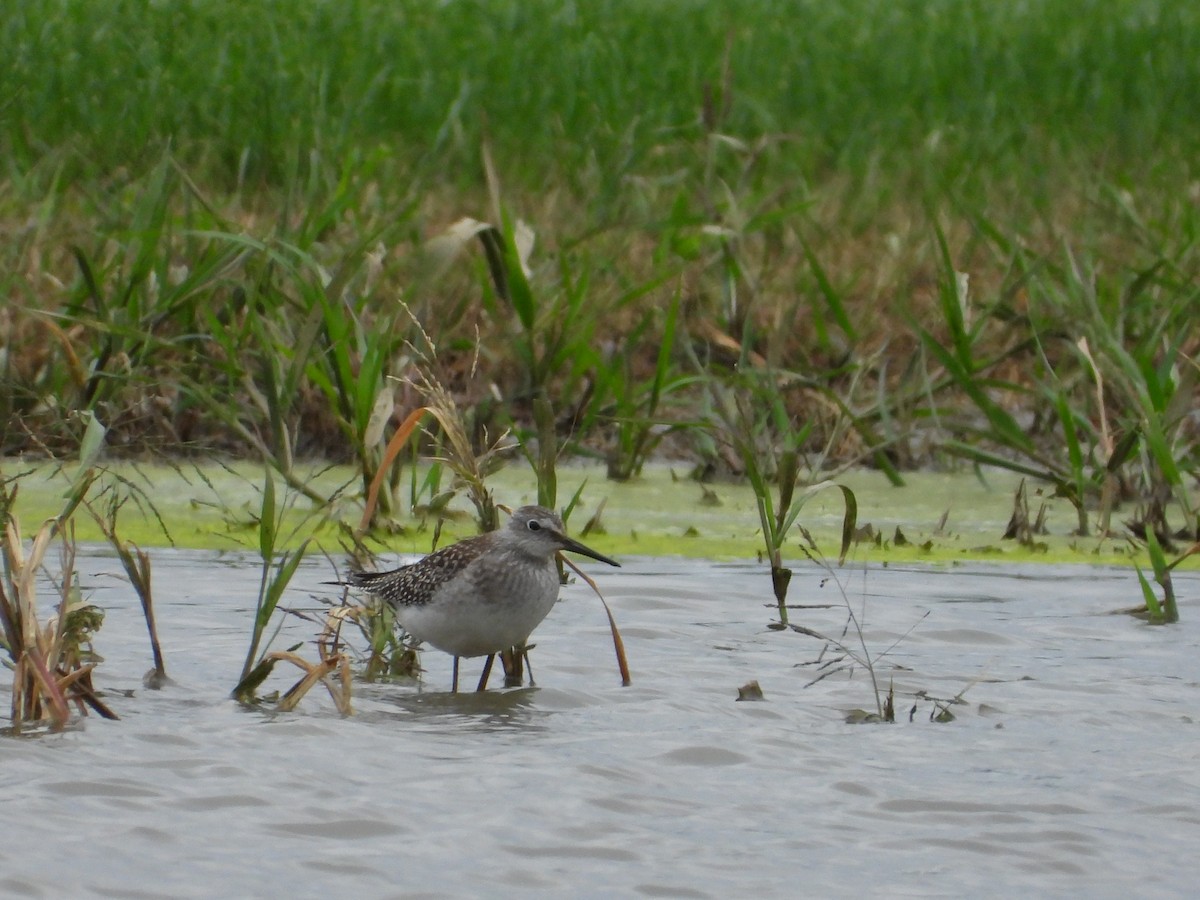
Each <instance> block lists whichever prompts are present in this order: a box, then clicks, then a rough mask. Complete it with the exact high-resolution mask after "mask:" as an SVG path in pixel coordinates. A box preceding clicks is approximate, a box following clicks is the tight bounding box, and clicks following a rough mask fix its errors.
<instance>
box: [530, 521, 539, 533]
mask: <svg viewBox="0 0 1200 900" xmlns="http://www.w3.org/2000/svg"><path fill="white" fill-rule="evenodd" d="M529 530H530V531H541V530H542V523H541V522H539V521H538V520H537V519H530V520H529Z"/></svg>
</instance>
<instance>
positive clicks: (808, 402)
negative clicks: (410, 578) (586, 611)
mask: <svg viewBox="0 0 1200 900" xmlns="http://www.w3.org/2000/svg"><path fill="white" fill-rule="evenodd" d="M4 6H5V9H4V15H3V16H2V17H0V97H3V100H2V101H0V159H2V160H3V170H2V171H0V179H2V189H0V229H2V230H3V234H4V240H3V241H2V242H0V292H2V294H0V295H2V296H3V297H4V310H3V314H2V319H0V341H2V348H0V349H2V354H3V356H2V359H0V449H2V451H3V453H4V454H5V456H6V457H8V458H9V459H8V460H7V461H6V463H5V474H6V476H7V475H9V473H10V472H11V473H13V474H16V473H17V472H18V471H19V468H18V466H17V465H16V464H15V460H16V459H17V458H18V457H19V458H21V459H22V460H24V461H29V460H44V459H47V458H65V459H70V458H73V457H74V456H75V455H76V454H77V453H78V449H79V446H80V444H81V442H82V441H83V438H84V434H85V433H86V429H87V427H88V423H89V422H91V421H93V420H96V421H99V422H102V423H103V424H104V426H105V427H106V428H107V432H106V449H107V453H108V454H109V455H110V457H112V456H123V457H129V458H131V459H134V460H140V461H145V460H147V459H161V458H167V459H171V460H179V459H180V458H184V459H201V460H206V459H211V458H214V457H219V458H235V459H249V460H255V461H259V462H265V463H266V464H267V465H268V466H270V467H271V468H272V470H274V471H275V472H277V473H279V474H280V476H281V477H283V478H284V479H285V480H286V481H288V482H289V483H290V484H291V485H292V487H293V489H295V490H297V491H300V492H302V493H307V494H308V495H309V499H310V501H311V502H313V503H314V504H317V505H318V506H320V505H322V504H330V506H331V508H332V505H333V502H334V500H335V498H332V497H330V496H329V494H328V493H327V492H325V491H323V490H321V489H318V487H316V486H314V484H313V483H310V482H309V481H308V480H307V476H306V475H305V474H304V473H305V472H307V471H309V470H308V469H307V468H305V467H303V466H301V465H300V464H299V463H298V462H297V461H298V460H300V461H304V460H314V459H315V460H324V461H331V462H335V463H340V464H344V465H350V466H352V467H353V471H354V472H356V473H358V474H357V482H356V485H355V488H354V491H356V492H357V493H358V495H360V496H361V494H362V493H364V492H365V490H366V488H367V485H368V484H369V483H370V481H371V479H372V478H373V477H374V475H375V473H376V472H377V471H378V469H379V467H380V466H381V464H382V461H383V448H384V445H385V443H386V441H387V439H388V437H389V436H390V434H391V432H392V429H393V428H394V425H395V423H397V422H398V421H399V420H400V419H402V418H403V416H404V415H405V414H406V413H407V412H408V411H409V410H411V409H413V408H415V407H416V406H419V405H422V404H429V403H430V402H431V399H430V398H431V391H433V390H434V388H435V387H436V389H437V390H440V391H441V392H442V393H440V394H438V396H439V397H441V398H442V399H443V400H445V401H447V402H449V403H451V404H452V405H453V406H454V408H455V412H456V414H457V415H458V416H459V417H460V419H461V423H462V431H463V434H464V435H465V436H466V438H467V440H468V442H469V444H470V448H471V452H472V453H474V454H484V453H485V451H486V450H487V449H488V448H489V447H491V446H493V444H494V442H495V441H496V440H497V439H498V438H499V436H500V435H502V434H504V433H506V432H507V433H509V434H511V435H512V439H513V442H514V445H515V446H513V447H511V448H508V449H505V450H503V451H502V452H500V453H499V454H498V458H499V459H500V460H502V461H506V463H507V465H508V466H509V467H510V468H515V467H523V466H525V465H526V463H525V460H526V459H528V460H529V461H530V462H531V463H532V464H533V469H534V470H535V471H537V472H539V473H540V476H541V478H542V480H543V482H544V481H545V479H546V478H547V477H548V474H549V469H548V468H547V460H549V461H553V460H554V459H555V458H557V455H558V454H559V453H562V454H567V455H571V456H575V457H580V456H582V457H585V458H590V459H594V460H596V461H597V462H599V463H600V464H601V465H602V466H603V467H604V473H605V475H606V476H608V477H609V478H611V479H613V481H614V482H622V481H628V480H630V479H636V478H638V477H639V473H641V471H642V466H643V464H644V463H645V462H646V460H647V459H651V458H660V459H661V458H666V459H669V460H671V463H672V466H673V467H674V468H675V469H676V470H677V471H679V472H681V473H683V472H687V471H692V472H693V473H694V474H695V475H696V477H698V478H701V479H707V480H717V481H733V482H738V481H740V480H744V479H746V478H747V477H749V478H750V480H751V482H752V483H753V484H754V485H755V490H756V493H760V494H761V491H762V490H764V489H771V490H777V485H778V484H779V483H781V481H787V480H790V479H792V478H794V477H798V478H799V480H800V481H801V482H805V481H815V480H818V479H819V478H821V477H825V476H830V475H832V476H837V475H838V474H839V473H840V472H843V471H845V470H846V469H849V468H852V467H857V466H863V465H866V466H870V467H872V468H874V469H877V470H879V471H880V472H882V473H883V474H884V476H885V477H886V479H887V481H888V483H890V484H894V485H897V486H898V485H902V484H904V483H905V482H906V480H909V479H910V476H909V473H911V472H913V471H917V470H924V471H928V470H931V469H937V470H969V467H970V466H972V465H986V466H1001V467H1004V468H1007V469H1009V470H1012V471H1015V472H1017V473H1018V474H1022V475H1025V476H1027V477H1030V478H1032V479H1033V480H1034V482H1035V483H1037V484H1041V485H1044V486H1045V487H1046V490H1047V491H1049V492H1053V493H1056V494H1057V495H1058V496H1059V497H1060V498H1062V500H1063V502H1065V503H1067V504H1069V505H1070V506H1069V508H1070V509H1072V510H1074V513H1073V520H1072V521H1071V522H1070V523H1069V525H1070V530H1078V531H1081V532H1086V533H1087V534H1089V535H1095V534H1097V533H1102V532H1104V531H1105V530H1119V529H1121V528H1123V527H1124V525H1123V524H1122V523H1127V522H1132V523H1133V524H1134V526H1135V529H1134V530H1135V532H1137V531H1138V530H1139V529H1140V531H1141V532H1144V531H1145V530H1146V529H1147V528H1149V530H1151V531H1153V532H1155V533H1156V534H1158V535H1159V536H1160V539H1161V540H1163V541H1165V542H1171V541H1180V540H1189V539H1190V540H1195V539H1196V537H1197V535H1196V501H1195V484H1196V475H1197V471H1198V468H1200V462H1198V458H1200V455H1198V451H1197V439H1198V433H1200V423H1198V422H1197V418H1196V405H1197V404H1196V383H1197V365H1196V358H1197V351H1198V348H1200V337H1198V334H1197V329H1196V327H1195V318H1196V317H1195V314H1194V310H1195V308H1196V306H1197V279H1196V274H1197V251H1196V238H1197V224H1198V211H1200V177H1198V173H1197V162H1196V161H1197V159H1198V158H1200V157H1198V156H1197V147H1198V138H1200V55H1198V54H1196V53H1195V47H1196V46H1197V45H1198V43H1200V8H1198V7H1197V6H1196V5H1195V4H1194V3H1191V2H1186V0H1110V2H1103V3H1099V2H1065V0H1040V2H1038V0H1028V2H1008V3H993V2H983V0H957V2H938V0H926V2H915V0H910V2H883V0H858V2H843V3H828V2H787V3H784V2H751V3H743V2H738V3H734V2H716V0H710V2H686V0H678V2H662V3H650V2H631V0H623V2H588V3H570V2H521V3H517V2H488V3H483V2H446V3H432V2H383V0H358V2H343V3H327V2H317V0H299V2H287V3H285V2H266V0H264V2H255V3H240V2H226V0H203V2H200V0H197V2H84V0H49V2H46V3H41V4H37V5H30V4H18V3H7V4H4ZM464 218H470V219H471V220H474V224H469V223H468V224H463V223H462V220H463V219H464ZM456 223H459V224H458V226H457V227H455V225H456ZM484 223H486V224H487V226H490V227H485V224H484ZM447 442H448V438H447V436H446V435H445V434H442V433H441V431H440V429H439V428H438V427H435V426H432V425H431V426H430V428H429V431H428V433H427V434H426V435H425V436H424V437H423V438H421V446H420V448H419V449H420V450H421V452H423V453H426V454H430V453H434V454H437V453H441V454H444V453H445V449H446V446H447ZM522 451H524V453H522ZM414 452H416V448H414ZM539 466H540V467H539ZM452 468H453V467H452V466H451V467H449V468H448V469H447V470H446V471H445V472H444V473H441V474H437V473H435V475H434V476H433V477H432V478H424V476H422V477H423V479H424V480H422V481H420V482H418V481H415V480H411V479H409V478H408V476H402V477H401V476H397V477H394V478H393V479H392V480H391V482H390V490H389V491H387V492H385V494H386V495H387V498H388V499H387V502H385V503H383V504H382V508H381V512H380V515H381V521H382V520H384V519H387V518H388V517H395V516H404V515H405V514H406V510H407V508H408V507H411V506H413V505H425V506H432V507H435V508H436V507H437V504H438V503H439V502H445V500H446V495H447V494H448V493H450V492H451V491H453V490H454V489H455V488H454V484H453V480H452V472H451V471H450V469H452ZM755 473H757V474H758V475H760V476H761V478H759V479H758V480H757V481H756V480H755V478H754V477H753V476H754V474H755ZM529 478H530V480H531V481H532V480H533V479H534V474H533V472H531V473H530V475H529ZM635 483H636V482H635ZM585 491H586V493H585V495H584V498H585V500H588V501H589V502H591V503H592V504H594V503H595V502H596V497H598V496H603V494H604V488H603V486H602V484H600V483H597V480H596V479H593V480H591V481H590V482H589V486H588V487H587V488H586V489H585ZM352 493H353V491H352ZM904 496H905V495H904V494H902V493H898V494H897V495H896V497H897V500H896V502H897V503H898V504H904V503H905V500H904V499H903V498H904ZM558 500H559V502H563V501H565V500H566V498H565V497H559V498H558ZM230 502H231V504H236V503H237V502H239V501H238V499H237V498H231V499H230ZM377 524H378V523H377Z"/></svg>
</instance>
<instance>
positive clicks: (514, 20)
mask: <svg viewBox="0 0 1200 900" xmlns="http://www.w3.org/2000/svg"><path fill="white" fill-rule="evenodd" d="M12 6H13V7H14V8H12V9H9V10H7V11H6V13H5V16H4V21H3V25H0V60H3V61H4V62H2V63H0V96H5V97H9V98H11V99H10V101H9V102H8V105H7V108H6V109H4V111H3V125H2V130H0V141H2V144H0V148H2V149H3V155H4V157H5V159H7V160H8V165H9V166H10V168H11V169H12V170H14V171H16V172H28V171H29V170H31V169H34V168H37V167H38V166H40V165H43V164H44V159H45V157H46V156H47V153H48V152H49V154H50V155H51V156H52V157H56V158H57V159H58V161H59V162H62V163H63V164H65V165H66V166H67V167H68V169H69V170H71V171H73V172H75V171H78V172H83V173H86V174H88V175H90V176H92V177H100V178H104V177H106V176H107V177H111V176H113V175H116V174H117V173H118V172H119V171H121V170H124V171H126V172H137V171H139V170H141V169H144V168H146V167H147V166H148V165H150V164H151V163H153V162H154V161H155V160H156V158H157V156H158V154H159V153H160V152H161V149H162V147H163V145H164V143H165V142H167V141H170V142H172V143H173V145H174V146H175V148H176V150H177V152H178V153H180V154H181V158H182V161H183V162H184V164H185V165H186V166H187V167H188V168H189V169H190V170H194V171H196V172H198V173H199V176H200V177H201V178H202V179H203V181H205V182H206V183H217V180H218V179H224V180H225V183H226V184H236V183H238V182H239V181H241V180H246V181H249V182H250V183H252V184H261V183H263V182H266V183H274V184H276V185H278V184H281V183H284V182H285V181H286V180H288V179H290V178H293V177H295V176H296V175H297V174H298V173H303V172H304V171H305V170H307V169H309V168H310V166H311V164H312V161H313V160H314V158H315V159H317V160H319V162H318V165H337V164H338V163H339V162H341V161H343V160H347V159H349V158H350V157H353V156H358V157H359V158H366V157H370V156H371V155H373V154H381V155H383V156H385V157H391V158H393V160H394V162H393V163H392V166H393V169H392V171H397V170H399V168H400V167H407V166H408V165H411V164H412V162H413V161H415V160H425V161H426V162H427V164H428V165H429V166H430V167H432V168H435V169H437V170H438V171H437V173H436V177H437V178H438V179H449V180H450V181H451V182H461V181H468V182H469V181H471V180H476V181H477V180H478V178H479V176H478V166H477V159H478V150H479V146H480V143H481V140H482V139H483V138H484V136H485V135H486V136H487V137H488V138H490V139H491V140H492V141H493V143H494V147H495V152H496V154H497V158H498V160H499V161H500V165H501V168H502V169H503V170H504V171H506V172H510V173H513V174H514V175H515V176H516V177H518V178H522V179H523V180H524V181H525V182H526V184H527V185H535V184H541V183H542V178H543V176H544V175H545V168H546V165H547V163H553V164H554V165H553V168H554V170H555V172H554V174H555V176H556V177H557V178H569V177H570V173H572V172H579V171H583V170H591V169H595V170H597V171H604V172H606V173H607V175H605V176H603V177H608V178H615V177H618V176H620V175H622V174H627V173H630V172H632V171H635V170H642V171H644V170H645V168H646V167H647V165H648V166H649V168H650V169H651V170H652V171H653V170H657V171H658V173H660V174H661V173H663V172H666V171H669V170H670V169H671V168H673V167H674V166H675V165H677V164H679V163H680V162H681V154H680V152H679V151H681V150H683V151H686V147H684V146H680V142H679V132H680V131H681V130H682V131H684V132H689V131H690V132H691V133H693V134H694V133H695V132H696V130H697V129H698V128H699V127H700V125H701V118H702V115H703V107H704V100H705V96H706V93H707V94H708V95H709V96H710V98H711V102H710V103H709V113H708V117H709V120H710V123H711V122H713V121H715V120H719V121H720V123H721V126H722V130H724V131H727V132H728V133H731V134H735V135H741V136H753V135H758V134H766V133H787V134H790V135H793V136H795V141H794V142H792V143H791V144H790V145H789V147H788V150H787V153H786V154H782V155H783V156H784V157H786V158H785V159H784V160H782V161H780V163H779V166H780V167H782V169H783V171H785V172H786V173H787V174H790V175H793V176H805V175H807V176H813V175H818V174H821V173H825V172H828V171H830V170H832V169H845V170H848V171H849V172H851V173H853V174H855V175H857V176H859V179H860V180H867V179H868V171H867V170H868V167H870V166H874V165H879V164H886V165H888V166H889V167H899V168H900V169H902V170H909V171H908V173H907V174H909V175H922V176H924V175H930V174H931V172H930V171H929V170H930V169H931V168H934V167H936V168H937V169H939V170H940V171H938V172H937V173H936V176H935V180H937V181H945V182H949V181H951V180H953V179H954V178H956V177H960V178H965V179H967V180H990V177H991V175H989V174H987V173H986V172H984V171H982V170H984V169H986V170H991V172H992V173H994V172H995V171H996V170H997V168H999V169H1000V170H1002V171H1006V172H1012V171H1013V170H1014V169H1015V168H1017V167H1023V166H1026V165H1027V164H1028V162H1029V161H1030V160H1031V159H1032V160H1035V161H1046V160H1056V159H1061V160H1064V161H1068V162H1083V161H1085V160H1090V161H1092V162H1093V163H1102V164H1109V165H1115V166H1117V167H1118V168H1123V169H1125V170H1126V171H1129V172H1136V174H1137V175H1138V177H1139V178H1140V177H1143V176H1144V175H1145V174H1147V173H1146V167H1145V166H1144V162H1145V160H1146V159H1147V157H1156V158H1159V159H1164V160H1165V154H1163V153H1162V151H1163V149H1164V143H1166V144H1170V145H1176V146H1179V147H1180V148H1183V149H1187V148H1191V147H1194V146H1195V144H1196V138H1197V135H1198V133H1200V116H1198V115H1197V112H1198V111H1200V109H1198V104H1200V98H1198V97H1197V94H1196V91H1195V90H1194V89H1193V88H1194V85H1195V84H1196V83H1197V82H1198V81H1200V58H1198V57H1197V55H1196V53H1195V52H1194V47H1195V44H1194V39H1195V35H1196V34H1197V29H1198V28H1200V10H1197V8H1196V6H1195V4H1192V3H1189V2H1187V0H1107V2H1070V0H1040V2H1037V0H1034V2H1023V3H993V2H989V0H900V2H895V0H851V2H845V3H826V2H823V0H808V2H804V0H801V2H796V0H786V2H784V0H776V2H750V3H745V2H735V0H672V2H658V3H652V2H641V0H607V2H606V0H595V2H589V3H573V2H562V0H559V2H547V0H532V2H527V0H522V2H516V0H498V2H463V0H456V2H450V3H429V2H411V0H400V2H395V0H356V2H347V3H328V2H317V0H300V2H282V0H261V2H254V3H242V2H237V0H206V2H202V3H151V2H148V0H144V2H134V0H124V2H109V0H47V2H45V3H41V4H38V5H37V6H36V7H34V6H29V5H20V4H12ZM726 107H727V110H726ZM934 143H936V144H937V145H938V150H937V151H936V152H934V153H931V154H930V153H925V152H924V151H923V150H919V148H925V147H928V146H929V145H932V144H934ZM664 147H665V150H666V152H665V153H661V154H658V159H650V158H649V154H650V152H651V151H655V150H661V149H663V148H664ZM314 154H316V156H315V157H314ZM918 157H921V158H918ZM1135 165H1136V166H1137V168H1136V169H1135V168H1133V167H1134V166H1135ZM1149 168H1150V170H1151V173H1150V174H1153V170H1154V169H1155V168H1156V166H1154V165H1151V166H1150V167H1149ZM969 169H976V170H978V171H976V172H974V173H972V172H970V171H968V170H969ZM922 170H924V171H922ZM456 173H457V174H456ZM771 174H778V173H777V172H773V173H771ZM765 175H766V173H764V176H765Z"/></svg>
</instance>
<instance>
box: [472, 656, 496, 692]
mask: <svg viewBox="0 0 1200 900" xmlns="http://www.w3.org/2000/svg"><path fill="white" fill-rule="evenodd" d="M495 661H496V654H495V653H489V654H488V656H487V659H486V660H485V661H484V663H483V672H482V674H480V676H479V687H477V688H475V692H476V693H479V692H480V691H486V690H487V683H488V678H490V677H491V674H492V663H493V662H495Z"/></svg>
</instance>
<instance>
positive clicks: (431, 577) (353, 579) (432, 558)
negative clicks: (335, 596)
mask: <svg viewBox="0 0 1200 900" xmlns="http://www.w3.org/2000/svg"><path fill="white" fill-rule="evenodd" d="M489 537H490V535H480V536H479V537H474V538H467V539H466V540H465V541H459V542H458V543H457V544H451V545H450V546H449V547H443V548H442V549H441V550H438V551H437V552H436V553H431V554H429V556H426V557H425V558H424V559H422V560H419V561H418V562H415V563H412V564H410V565H407V566H401V567H400V568H398V569H392V570H390V571H387V572H352V573H351V574H350V584H352V585H353V586H354V587H359V588H363V589H364V590H366V591H369V592H370V593H372V594H374V595H375V596H377V597H379V598H380V599H382V600H385V601H387V602H388V603H391V604H393V605H397V606H413V605H421V604H424V603H428V602H429V600H430V598H431V597H433V594H434V592H435V591H436V590H437V589H438V587H440V586H441V585H443V584H445V583H446V582H448V581H450V580H451V579H452V578H454V576H455V575H457V574H458V573H459V572H461V571H462V570H463V569H465V568H466V567H467V565H469V564H470V563H471V561H472V560H474V559H475V558H477V557H478V556H480V555H481V554H482V553H483V552H484V551H485V550H486V549H487V546H488V538H489Z"/></svg>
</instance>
